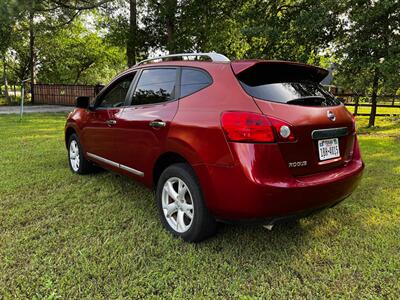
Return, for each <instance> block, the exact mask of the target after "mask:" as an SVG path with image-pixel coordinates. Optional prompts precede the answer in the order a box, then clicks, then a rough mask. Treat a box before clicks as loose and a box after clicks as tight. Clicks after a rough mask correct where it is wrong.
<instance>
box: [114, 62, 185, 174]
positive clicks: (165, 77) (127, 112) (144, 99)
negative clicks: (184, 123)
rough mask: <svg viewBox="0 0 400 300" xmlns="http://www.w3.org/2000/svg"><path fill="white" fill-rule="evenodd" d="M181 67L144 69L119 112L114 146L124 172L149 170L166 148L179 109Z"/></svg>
mask: <svg viewBox="0 0 400 300" xmlns="http://www.w3.org/2000/svg"><path fill="white" fill-rule="evenodd" d="M178 75H179V69H178V68H174V67H162V68H161V67H158V68H154V67H152V68H147V69H143V70H142V71H141V72H140V74H139V75H138V80H137V83H136V86H135V88H134V89H133V92H132V93H131V96H130V101H129V103H130V104H129V106H128V107H126V108H125V109H124V110H123V111H122V112H121V113H119V114H117V115H116V121H117V124H116V128H117V130H116V132H115V141H116V142H115V149H116V150H117V151H118V162H119V163H120V164H121V168H122V169H124V170H125V171H127V172H129V173H132V174H135V175H137V176H144V174H145V173H147V172H150V171H151V168H152V166H153V163H154V160H155V159H156V158H157V157H158V156H159V155H160V152H162V151H163V148H164V147H165V142H166V137H167V134H168V130H169V127H170V123H171V121H172V119H173V118H174V116H175V114H176V111H177V109H178V101H176V100H177V99H178V98H179V89H178V86H179V85H178V81H179V76H178Z"/></svg>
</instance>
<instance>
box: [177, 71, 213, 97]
mask: <svg viewBox="0 0 400 300" xmlns="http://www.w3.org/2000/svg"><path fill="white" fill-rule="evenodd" d="M211 83H212V79H211V77H210V75H208V73H207V72H205V71H202V70H200V69H194V68H182V77H181V97H185V96H188V95H190V94H193V93H195V92H197V91H200V90H201V89H203V88H205V87H207V86H209V85H210V84H211Z"/></svg>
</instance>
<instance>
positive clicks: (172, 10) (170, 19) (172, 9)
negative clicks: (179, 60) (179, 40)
mask: <svg viewBox="0 0 400 300" xmlns="http://www.w3.org/2000/svg"><path fill="white" fill-rule="evenodd" d="M177 6H178V1H177V0H166V9H167V11H166V16H165V17H166V20H165V22H166V24H165V26H166V29H167V50H168V51H169V53H174V52H176V50H177V45H176V42H175V22H176V17H175V15H176V9H177Z"/></svg>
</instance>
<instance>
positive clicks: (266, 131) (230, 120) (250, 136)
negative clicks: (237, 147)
mask: <svg viewBox="0 0 400 300" xmlns="http://www.w3.org/2000/svg"><path fill="white" fill-rule="evenodd" d="M221 125H222V129H223V130H224V132H225V134H226V137H227V139H228V140H229V141H233V142H259V143H273V142H276V141H281V142H292V141H295V140H296V138H295V135H294V132H293V128H292V127H291V126H290V125H289V124H287V123H286V122H283V121H281V120H278V119H275V118H271V117H267V116H264V115H261V114H257V113H251V112H237V111H232V112H224V113H223V114H222V116H221Z"/></svg>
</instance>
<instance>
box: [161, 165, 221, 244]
mask: <svg viewBox="0 0 400 300" xmlns="http://www.w3.org/2000/svg"><path fill="white" fill-rule="evenodd" d="M156 199H157V206H158V210H159V214H160V218H161V222H162V224H163V225H164V227H165V228H166V229H167V230H168V231H169V232H171V233H172V234H173V235H175V236H179V237H181V238H182V239H184V240H185V241H187V242H199V241H201V240H203V239H205V238H207V237H209V236H211V235H213V234H214V233H215V231H216V222H215V219H214V217H213V216H212V215H211V214H210V213H209V212H208V209H207V207H206V205H205V203H204V200H203V196H202V193H201V190H200V186H199V184H198V182H197V178H196V175H195V174H194V172H193V170H192V169H191V168H190V166H188V165H187V164H183V163H179V164H174V165H171V166H169V167H168V168H166V169H165V170H164V172H163V173H162V174H161V177H160V179H159V180H158V184H157V192H156Z"/></svg>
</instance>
